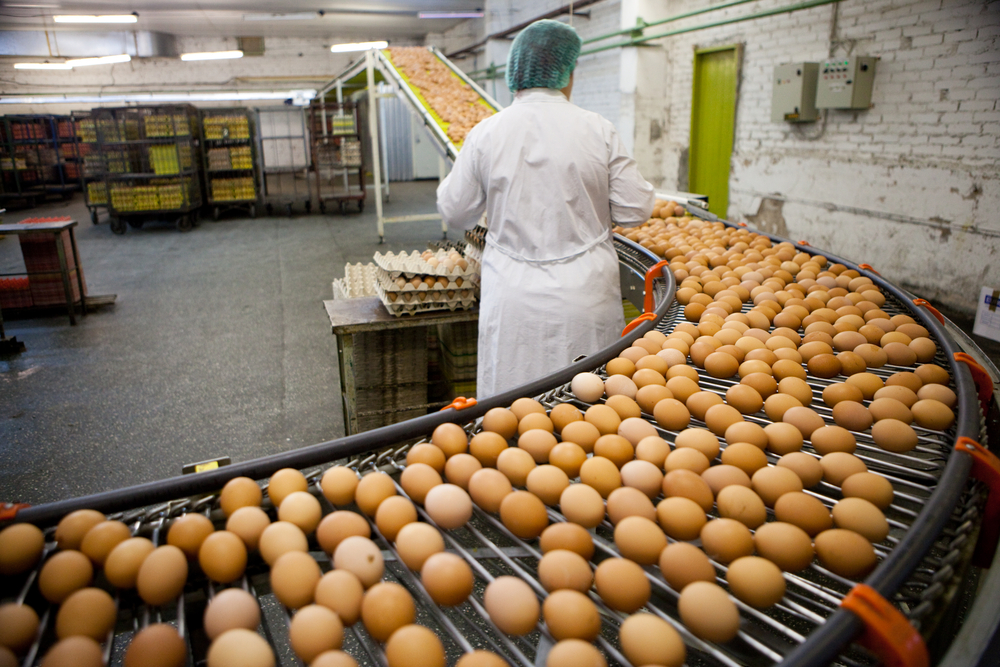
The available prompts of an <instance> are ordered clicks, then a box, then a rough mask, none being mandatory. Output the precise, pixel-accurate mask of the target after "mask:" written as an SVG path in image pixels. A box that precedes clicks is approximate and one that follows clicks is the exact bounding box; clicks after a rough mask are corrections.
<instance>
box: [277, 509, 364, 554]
mask: <svg viewBox="0 0 1000 667" xmlns="http://www.w3.org/2000/svg"><path fill="white" fill-rule="evenodd" d="M285 530H287V529H285ZM265 532H266V531H265ZM287 532H288V533H289V535H290V536H291V539H292V540H294V542H293V544H296V545H300V544H301V542H300V541H299V540H297V539H295V538H296V537H297V536H296V535H294V534H293V533H292V531H287ZM371 534H372V529H371V527H370V526H369V525H368V522H367V521H365V518H364V517H363V516H361V515H360V514H357V513H356V512H348V511H345V510H339V511H337V512H331V513H329V514H327V515H326V516H325V517H323V520H322V521H320V523H319V526H318V527H317V528H316V541H317V542H319V546H320V548H321V549H323V551H325V552H326V553H328V554H332V553H333V552H334V551H336V550H337V546H339V545H340V543H341V542H343V541H344V540H346V539H347V538H348V537H354V536H360V537H371ZM289 550H291V549H289ZM295 550H297V551H304V549H295ZM261 552H262V553H263V546H262V547H261ZM281 553H284V551H282V552H281ZM277 555H281V554H277ZM272 559H273V560H276V559H277V558H276V556H272ZM265 560H266V559H265ZM273 560H272V561H271V562H272V563H273Z"/></svg>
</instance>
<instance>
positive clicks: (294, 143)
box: [254, 107, 312, 216]
mask: <svg viewBox="0 0 1000 667" xmlns="http://www.w3.org/2000/svg"><path fill="white" fill-rule="evenodd" d="M254 115H255V120H256V126H257V154H258V155H259V156H260V170H259V173H258V176H259V178H260V192H261V199H262V201H263V203H264V208H265V209H266V211H267V214H268V215H271V213H273V212H274V210H275V209H284V211H285V213H286V214H287V215H289V216H291V215H292V211H293V209H294V207H295V206H296V205H301V206H302V208H303V209H305V211H306V213H309V212H310V211H312V192H311V190H310V187H309V172H310V168H311V156H310V152H309V131H308V128H307V127H306V113H305V110H304V109H303V108H301V107H273V108H261V109H256V110H255V114H254Z"/></svg>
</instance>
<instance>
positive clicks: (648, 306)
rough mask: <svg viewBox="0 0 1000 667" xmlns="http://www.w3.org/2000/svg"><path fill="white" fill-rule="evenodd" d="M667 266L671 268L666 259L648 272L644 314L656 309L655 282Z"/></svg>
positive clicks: (643, 302)
mask: <svg viewBox="0 0 1000 667" xmlns="http://www.w3.org/2000/svg"><path fill="white" fill-rule="evenodd" d="M665 266H670V262H668V261H667V260H665V259H664V260H661V261H659V262H657V263H656V264H654V265H653V267H652V268H651V269H650V270H649V271H646V296H645V297H644V298H643V300H642V310H643V312H646V313H651V312H653V310H654V309H655V308H656V306H655V305H654V304H653V281H654V280H656V279H657V278H659V277H660V276H661V275H662V272H661V269H662V268H663V267H665ZM622 335H624V334H622Z"/></svg>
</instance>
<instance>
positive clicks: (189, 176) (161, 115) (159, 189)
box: [93, 105, 202, 234]
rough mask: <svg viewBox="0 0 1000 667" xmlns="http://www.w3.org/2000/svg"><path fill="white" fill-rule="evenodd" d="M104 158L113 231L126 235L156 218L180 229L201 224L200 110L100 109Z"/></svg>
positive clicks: (96, 113) (98, 119) (188, 107)
mask: <svg viewBox="0 0 1000 667" xmlns="http://www.w3.org/2000/svg"><path fill="white" fill-rule="evenodd" d="M93 116H94V119H95V121H96V127H97V140H98V143H99V144H100V150H101V154H102V155H103V156H104V160H105V165H106V172H105V183H107V188H108V211H109V212H110V214H111V231H112V232H114V233H115V234H124V233H125V230H126V224H127V225H128V226H130V227H133V228H135V229H139V228H140V227H142V225H143V224H144V223H145V222H147V221H150V220H164V219H167V220H170V221H172V222H173V223H174V224H175V225H176V227H177V229H178V230H180V231H188V230H190V229H191V228H192V227H193V226H195V225H196V224H197V223H198V209H199V208H200V207H201V203H202V194H201V162H200V161H201V157H200V156H199V155H198V152H199V150H200V149H201V145H200V136H199V132H198V130H199V124H198V111H197V110H196V109H195V108H194V107H193V106H191V105H170V106H147V107H131V108H117V109H95V110H94V112H93Z"/></svg>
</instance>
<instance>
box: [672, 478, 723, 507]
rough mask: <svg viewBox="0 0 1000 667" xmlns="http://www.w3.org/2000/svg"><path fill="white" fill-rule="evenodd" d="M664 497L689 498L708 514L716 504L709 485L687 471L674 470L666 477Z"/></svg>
mask: <svg viewBox="0 0 1000 667" xmlns="http://www.w3.org/2000/svg"><path fill="white" fill-rule="evenodd" d="M663 495H664V496H666V497H667V498H673V497H682V498H688V499H690V500H693V501H694V502H695V503H697V504H698V506H699V507H701V508H702V510H704V511H706V512H708V511H709V510H710V509H712V505H713V504H714V502H715V497H714V496H713V495H712V489H711V488H710V487H709V486H708V483H707V482H706V481H705V480H703V479H702V478H701V476H700V475H699V474H696V473H694V472H692V471H690V470H685V469H679V470H673V471H671V472H668V473H667V474H666V475H664V477H663Z"/></svg>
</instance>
